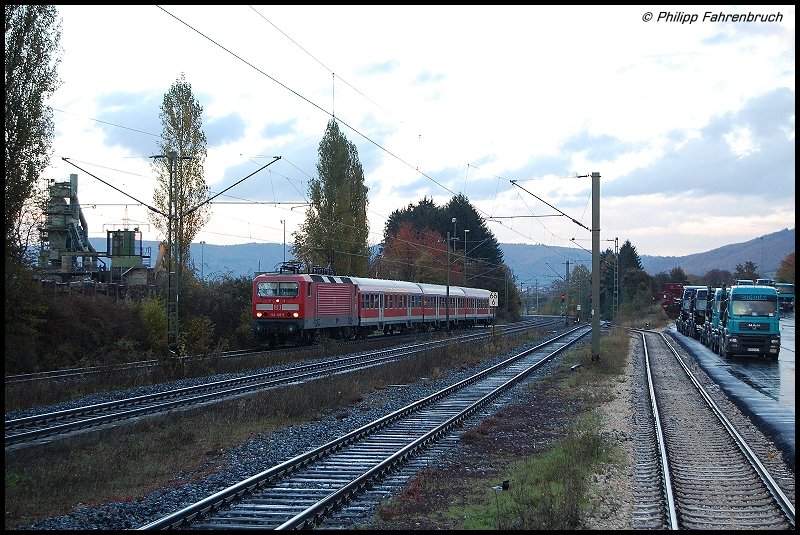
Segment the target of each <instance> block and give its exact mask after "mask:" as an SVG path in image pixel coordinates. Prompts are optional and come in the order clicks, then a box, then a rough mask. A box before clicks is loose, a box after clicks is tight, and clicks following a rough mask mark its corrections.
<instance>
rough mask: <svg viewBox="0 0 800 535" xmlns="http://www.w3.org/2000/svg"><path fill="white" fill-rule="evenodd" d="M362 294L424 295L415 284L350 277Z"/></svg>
mask: <svg viewBox="0 0 800 535" xmlns="http://www.w3.org/2000/svg"><path fill="white" fill-rule="evenodd" d="M348 278H349V279H350V280H352V281H353V282H354V283H355V284H357V285H358V288H359V289H360V290H361V291H362V292H414V293H420V294H421V293H423V292H422V289H420V287H419V285H418V284H417V283H415V282H408V281H396V280H389V279H369V278H365V277H348Z"/></svg>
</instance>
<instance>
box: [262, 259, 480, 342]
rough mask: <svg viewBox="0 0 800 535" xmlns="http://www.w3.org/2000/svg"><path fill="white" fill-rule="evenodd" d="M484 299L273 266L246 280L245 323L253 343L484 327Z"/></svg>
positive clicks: (458, 291) (469, 292)
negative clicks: (248, 282)
mask: <svg viewBox="0 0 800 535" xmlns="http://www.w3.org/2000/svg"><path fill="white" fill-rule="evenodd" d="M448 296H449V303H448ZM490 296H491V292H490V291H489V290H485V289H481V288H467V287H461V286H453V285H449V286H445V285H441V284H428V283H421V282H409V281H399V280H387V279H377V278H366V277H350V276H338V275H333V274H328V273H313V272H312V273H300V272H299V271H298V270H296V269H287V270H283V269H281V270H279V271H277V272H274V273H261V274H258V275H256V276H255V277H254V278H253V285H252V306H251V314H252V322H251V325H252V332H253V335H254V337H255V340H256V341H257V342H259V343H268V344H269V345H270V346H274V345H277V344H291V343H295V344H300V345H303V344H312V343H314V342H316V341H318V340H319V339H320V338H322V337H325V338H329V339H345V340H346V339H352V338H366V337H367V336H370V335H372V334H375V333H381V332H382V333H383V334H385V335H388V334H392V333H394V332H399V333H406V332H412V331H418V332H425V331H429V330H449V329H451V328H470V327H475V326H478V325H480V326H489V325H491V324H493V323H494V308H493V307H490Z"/></svg>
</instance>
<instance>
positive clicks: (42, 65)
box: [5, 5, 61, 263]
mask: <svg viewBox="0 0 800 535" xmlns="http://www.w3.org/2000/svg"><path fill="white" fill-rule="evenodd" d="M5 36H6V43H5V45H6V48H5V60H6V78H5V91H6V110H5V111H6V113H5V125H6V137H5V149H6V161H5V225H6V262H7V263H8V261H12V260H13V261H21V260H22V257H23V255H24V253H25V250H26V248H27V245H28V241H27V240H28V239H29V237H30V234H29V233H27V232H24V231H21V230H22V229H21V228H20V224H21V223H22V220H23V212H24V211H25V210H26V206H29V205H28V204H27V203H28V201H29V199H30V198H31V197H32V196H33V195H34V190H35V186H36V182H37V181H38V179H39V178H40V176H41V173H42V172H43V171H44V169H45V168H46V167H47V165H48V164H49V163H50V156H51V154H50V151H51V148H52V141H53V131H54V126H53V110H52V109H51V108H50V107H48V106H47V105H46V104H45V102H46V100H47V99H48V98H49V96H50V95H51V94H52V93H53V92H54V91H55V90H56V89H57V88H58V86H59V85H60V81H59V80H58V74H57V69H58V65H59V63H60V62H61V58H60V49H59V43H60V41H61V21H60V20H59V19H58V11H57V10H56V7H55V6H48V5H6V6H5Z"/></svg>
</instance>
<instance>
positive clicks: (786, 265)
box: [775, 253, 794, 284]
mask: <svg viewBox="0 0 800 535" xmlns="http://www.w3.org/2000/svg"><path fill="white" fill-rule="evenodd" d="M775 280H777V281H778V282H791V283H792V284H794V253H789V254H788V255H786V257H785V258H784V259H783V260H781V265H780V266H778V271H777V272H776V273H775Z"/></svg>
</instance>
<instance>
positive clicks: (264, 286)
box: [258, 282, 300, 297]
mask: <svg viewBox="0 0 800 535" xmlns="http://www.w3.org/2000/svg"><path fill="white" fill-rule="evenodd" d="M299 293H300V285H299V284H298V283H296V282H259V283H258V296H259V297H297V294H299Z"/></svg>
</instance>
